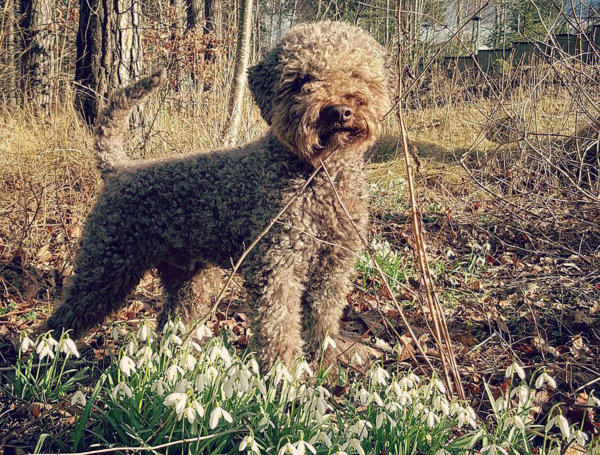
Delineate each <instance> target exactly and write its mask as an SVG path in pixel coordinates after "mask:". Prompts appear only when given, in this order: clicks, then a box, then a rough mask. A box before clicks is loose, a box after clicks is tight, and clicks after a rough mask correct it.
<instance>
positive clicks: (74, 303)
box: [46, 236, 145, 338]
mask: <svg viewBox="0 0 600 455" xmlns="http://www.w3.org/2000/svg"><path fill="white" fill-rule="evenodd" d="M130 250H131V251H130ZM138 256H139V255H138V254H136V251H134V249H133V248H132V249H129V248H124V247H123V245H114V246H111V245H107V244H106V243H105V242H104V241H102V240H101V239H100V238H98V236H96V237H92V238H89V237H88V239H87V240H86V241H84V242H83V244H82V245H81V247H80V250H79V253H78V255H77V259H76V263H75V274H74V277H73V281H72V283H71V286H70V287H69V288H68V290H67V294H66V296H65V300H64V303H63V304H62V306H61V307H60V308H58V310H56V311H55V313H54V314H53V315H52V316H51V317H50V319H49V320H48V321H47V323H46V328H47V329H49V330H54V331H55V332H57V333H56V336H59V335H60V331H61V330H62V329H65V330H67V329H71V330H72V336H73V337H74V338H79V337H80V336H81V335H83V334H84V333H85V332H86V331H87V330H88V329H89V328H91V327H93V326H94V325H96V324H98V323H101V322H102V321H103V320H104V318H105V317H106V316H107V315H109V314H110V313H112V312H113V311H115V310H118V309H119V308H120V307H121V306H122V304H123V303H124V301H125V298H126V297H127V295H128V294H129V293H130V292H131V291H132V290H133V289H134V288H135V286H136V285H137V284H138V283H139V281H140V279H141V277H142V275H143V274H144V272H145V269H144V268H143V267H142V266H141V264H143V261H142V260H141V258H139V257H138Z"/></svg>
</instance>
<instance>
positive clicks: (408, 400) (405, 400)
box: [398, 390, 413, 406]
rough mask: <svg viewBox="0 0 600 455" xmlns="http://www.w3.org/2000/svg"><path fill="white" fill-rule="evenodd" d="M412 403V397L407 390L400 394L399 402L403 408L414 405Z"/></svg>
mask: <svg viewBox="0 0 600 455" xmlns="http://www.w3.org/2000/svg"><path fill="white" fill-rule="evenodd" d="M412 401H413V399H412V397H411V396H410V393H408V392H407V391H406V390H403V391H402V393H401V394H400V396H399V397H398V402H399V403H400V405H402V406H406V405H407V404H412Z"/></svg>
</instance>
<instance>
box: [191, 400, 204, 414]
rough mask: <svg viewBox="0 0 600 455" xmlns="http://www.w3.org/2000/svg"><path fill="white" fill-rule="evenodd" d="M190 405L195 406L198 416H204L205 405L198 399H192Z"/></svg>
mask: <svg viewBox="0 0 600 455" xmlns="http://www.w3.org/2000/svg"><path fill="white" fill-rule="evenodd" d="M190 406H191V407H192V408H194V410H195V411H196V413H197V414H198V417H204V407H203V406H202V405H201V404H200V403H199V402H198V400H194V401H192V404H190Z"/></svg>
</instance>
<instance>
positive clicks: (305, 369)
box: [294, 362, 314, 379]
mask: <svg viewBox="0 0 600 455" xmlns="http://www.w3.org/2000/svg"><path fill="white" fill-rule="evenodd" d="M304 373H306V374H307V375H308V376H309V377H311V378H312V377H313V376H314V373H313V371H312V369H311V368H310V365H309V364H308V363H307V362H302V363H300V364H299V365H298V367H297V368H296V373H295V374H294V377H295V378H296V379H300V378H301V377H302V375H303V374H304Z"/></svg>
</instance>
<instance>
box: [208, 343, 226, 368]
mask: <svg viewBox="0 0 600 455" xmlns="http://www.w3.org/2000/svg"><path fill="white" fill-rule="evenodd" d="M217 358H220V359H222V360H223V362H224V363H225V365H226V366H230V365H231V356H230V355H229V351H228V350H227V349H226V348H225V347H224V346H213V347H212V348H211V350H210V353H209V354H208V359H209V360H210V362H211V363H215V361H216V360H217Z"/></svg>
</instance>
